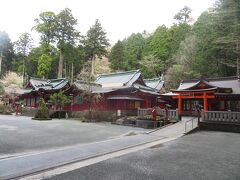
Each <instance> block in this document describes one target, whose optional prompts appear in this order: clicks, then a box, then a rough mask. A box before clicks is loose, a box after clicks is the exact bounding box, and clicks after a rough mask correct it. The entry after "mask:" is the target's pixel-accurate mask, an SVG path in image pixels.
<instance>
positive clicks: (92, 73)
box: [91, 55, 95, 76]
mask: <svg viewBox="0 0 240 180" xmlns="http://www.w3.org/2000/svg"><path fill="white" fill-rule="evenodd" d="M94 69H95V55H93V57H92V69H91V75H92V76H94Z"/></svg>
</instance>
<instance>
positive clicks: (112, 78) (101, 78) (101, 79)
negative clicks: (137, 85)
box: [95, 70, 141, 87]
mask: <svg viewBox="0 0 240 180" xmlns="http://www.w3.org/2000/svg"><path fill="white" fill-rule="evenodd" d="M140 76H141V72H140V70H133V71H126V72H117V73H110V74H100V75H98V77H97V79H96V81H95V82H96V83H98V84H101V85H102V87H121V86H131V85H132V84H133V83H134V82H136V81H137V80H138V79H139V77H140Z"/></svg>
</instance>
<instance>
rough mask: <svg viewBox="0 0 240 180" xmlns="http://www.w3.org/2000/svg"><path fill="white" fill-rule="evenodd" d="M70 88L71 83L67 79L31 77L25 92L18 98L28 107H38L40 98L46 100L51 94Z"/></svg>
mask: <svg viewBox="0 0 240 180" xmlns="http://www.w3.org/2000/svg"><path fill="white" fill-rule="evenodd" d="M69 88H70V83H69V81H68V80H67V79H65V78H63V79H39V78H33V77H31V78H29V80H28V83H27V84H26V85H25V87H24V90H23V92H22V93H21V94H20V95H19V96H18V98H17V100H18V101H19V100H20V101H22V104H23V105H24V106H26V107H37V104H38V101H39V99H40V98H43V99H44V100H45V101H46V102H47V101H48V100H49V97H50V95H51V94H53V93H55V92H59V91H60V90H62V91H65V90H67V89H69Z"/></svg>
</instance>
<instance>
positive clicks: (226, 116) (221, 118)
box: [202, 111, 240, 123]
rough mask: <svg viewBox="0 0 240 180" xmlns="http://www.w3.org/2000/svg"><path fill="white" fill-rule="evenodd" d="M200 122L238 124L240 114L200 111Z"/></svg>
mask: <svg viewBox="0 0 240 180" xmlns="http://www.w3.org/2000/svg"><path fill="white" fill-rule="evenodd" d="M202 121H214V122H231V123H240V112H232V111H205V112H204V111H202Z"/></svg>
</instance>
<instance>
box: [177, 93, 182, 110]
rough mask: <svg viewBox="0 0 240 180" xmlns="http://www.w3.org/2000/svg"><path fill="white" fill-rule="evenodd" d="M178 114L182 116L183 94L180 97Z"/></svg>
mask: <svg viewBox="0 0 240 180" xmlns="http://www.w3.org/2000/svg"><path fill="white" fill-rule="evenodd" d="M178 112H179V115H182V97H181V94H179V95H178Z"/></svg>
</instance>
